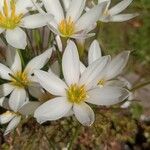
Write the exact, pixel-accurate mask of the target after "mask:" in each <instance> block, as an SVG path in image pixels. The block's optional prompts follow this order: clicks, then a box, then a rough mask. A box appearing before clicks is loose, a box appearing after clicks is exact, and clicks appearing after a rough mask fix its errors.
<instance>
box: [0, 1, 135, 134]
mask: <svg viewBox="0 0 150 150" xmlns="http://www.w3.org/2000/svg"><path fill="white" fill-rule="evenodd" d="M131 2H132V0H122V1H121V2H120V3H119V4H117V5H116V6H114V7H113V8H111V9H109V5H110V3H111V0H99V1H98V4H94V3H92V7H91V8H90V7H87V5H86V0H42V2H39V1H38V2H36V1H35V0H25V1H22V0H1V2H0V34H3V35H2V36H3V37H4V38H6V41H7V43H8V47H7V51H6V62H5V64H2V63H0V78H1V79H2V81H3V84H1V85H0V105H1V106H2V107H3V108H5V109H6V110H7V111H6V112H5V113H4V114H1V115H0V123H1V124H5V123H9V124H8V126H7V129H6V131H5V134H8V133H9V132H10V131H12V130H13V129H14V128H15V127H16V126H17V125H18V124H19V122H20V121H21V118H22V116H25V117H26V116H29V115H31V116H34V117H35V118H36V119H37V121H38V122H39V123H43V122H46V121H52V120H57V119H60V118H62V117H66V116H68V115H75V117H76V118H77V120H78V121H79V122H80V123H81V124H83V125H87V126H90V125H92V123H93V122H94V118H95V115H94V112H93V110H92V109H91V107H90V106H89V105H88V104H87V103H89V104H94V105H100V106H107V107H109V106H110V105H114V104H117V103H120V102H122V101H124V100H126V99H127V98H128V97H129V95H130V92H129V91H128V90H127V89H126V88H125V87H126V84H125V82H124V81H121V80H119V79H118V75H120V73H121V72H122V71H123V69H124V67H125V66H126V64H127V62H128V58H129V54H130V52H129V51H124V52H122V53H120V54H118V55H117V56H116V57H115V58H113V59H111V57H110V56H109V55H108V56H102V52H101V48H100V46H99V43H98V41H97V40H94V41H93V42H92V44H91V45H90V48H89V50H88V63H87V64H86V65H85V64H84V63H83V62H82V61H81V60H80V57H79V51H80V49H79V48H77V45H76V41H77V40H85V39H86V38H88V37H91V36H93V35H94V33H91V31H93V32H94V30H93V29H94V28H95V27H96V23H97V22H98V21H101V22H112V21H113V22H114V21H116V22H121V21H126V20H129V19H132V18H134V17H135V16H137V14H136V13H135V14H120V12H121V11H123V10H124V9H125V8H126V7H127V6H128V5H129V4H130V3H131ZM31 12H32V13H31ZM44 26H48V27H49V29H50V30H51V31H52V32H53V34H54V35H56V42H55V44H57V48H59V52H60V53H61V55H62V58H61V60H60V62H61V63H59V64H58V60H56V61H55V62H54V64H52V65H51V66H50V68H49V69H48V70H47V71H45V69H44V71H43V70H42V68H43V67H44V66H45V65H46V64H47V62H48V61H50V60H51V59H50V58H51V54H52V52H54V51H53V49H54V48H53V47H54V45H53V46H52V47H51V48H49V49H48V50H46V51H44V52H43V53H42V54H40V55H39V56H36V57H34V58H33V59H32V60H30V61H29V62H28V64H27V65H26V67H25V68H24V67H23V66H22V57H21V56H20V53H19V52H20V49H25V48H26V46H27V39H26V33H25V31H24V29H35V28H39V27H44ZM61 38H65V39H67V44H66V45H63V44H62V43H61ZM53 43H54V42H53ZM18 50H19V51H18ZM58 65H59V66H58ZM60 73H61V75H60ZM60 77H61V78H60ZM45 94H49V95H51V98H47V99H46V102H41V101H39V100H40V99H42V97H43V95H45ZM33 97H34V99H35V100H36V101H32V98H33Z"/></svg>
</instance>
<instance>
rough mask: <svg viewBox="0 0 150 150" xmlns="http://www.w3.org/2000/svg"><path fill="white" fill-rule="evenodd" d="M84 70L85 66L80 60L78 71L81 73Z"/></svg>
mask: <svg viewBox="0 0 150 150" xmlns="http://www.w3.org/2000/svg"><path fill="white" fill-rule="evenodd" d="M85 70H86V66H85V65H84V64H83V63H82V62H81V61H80V73H81V74H82V73H83V72H84V71H85Z"/></svg>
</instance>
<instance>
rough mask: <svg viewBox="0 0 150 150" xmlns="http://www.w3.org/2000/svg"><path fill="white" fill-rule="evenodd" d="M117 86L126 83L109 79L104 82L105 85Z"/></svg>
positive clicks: (122, 85) (124, 85)
mask: <svg viewBox="0 0 150 150" xmlns="http://www.w3.org/2000/svg"><path fill="white" fill-rule="evenodd" d="M107 85H108V86H118V87H122V88H123V87H126V85H127V84H126V83H125V82H124V81H120V80H110V81H107V82H106V83H105V86H107Z"/></svg>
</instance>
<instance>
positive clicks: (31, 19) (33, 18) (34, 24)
mask: <svg viewBox="0 0 150 150" xmlns="http://www.w3.org/2000/svg"><path fill="white" fill-rule="evenodd" d="M52 18H53V17H52V16H50V15H48V16H46V15H42V14H39V13H38V14H33V15H29V16H26V17H24V18H23V19H22V20H21V22H22V23H21V27H23V28H27V29H35V28H40V27H43V26H45V25H47V22H50V21H51V19H52Z"/></svg>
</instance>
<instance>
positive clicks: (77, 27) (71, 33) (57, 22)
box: [43, 0, 107, 38]
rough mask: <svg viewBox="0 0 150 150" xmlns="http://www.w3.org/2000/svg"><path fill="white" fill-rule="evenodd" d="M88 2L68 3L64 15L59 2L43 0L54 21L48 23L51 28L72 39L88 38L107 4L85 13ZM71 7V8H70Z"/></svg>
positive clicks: (76, 1)
mask: <svg viewBox="0 0 150 150" xmlns="http://www.w3.org/2000/svg"><path fill="white" fill-rule="evenodd" d="M85 2H86V0H72V1H71V2H69V3H67V8H68V7H69V8H68V9H67V10H66V11H67V12H66V13H64V11H65V10H63V8H62V5H61V3H60V1H59V0H43V4H44V6H45V9H46V11H47V13H48V14H52V15H53V16H54V19H53V20H52V21H50V22H49V23H48V25H49V28H50V29H51V30H52V31H53V32H54V33H55V34H57V35H60V36H62V37H69V38H70V37H71V38H81V37H84V38H86V37H87V36H89V35H87V34H88V32H90V31H91V30H92V29H93V27H95V24H96V22H97V21H98V19H99V17H100V15H101V14H102V13H103V12H104V8H105V7H106V5H107V2H104V3H101V4H99V5H97V6H95V7H93V8H92V9H91V10H90V11H88V12H86V13H84V14H83V15H82V13H83V11H84V8H85ZM68 5H69V6H68Z"/></svg>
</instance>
